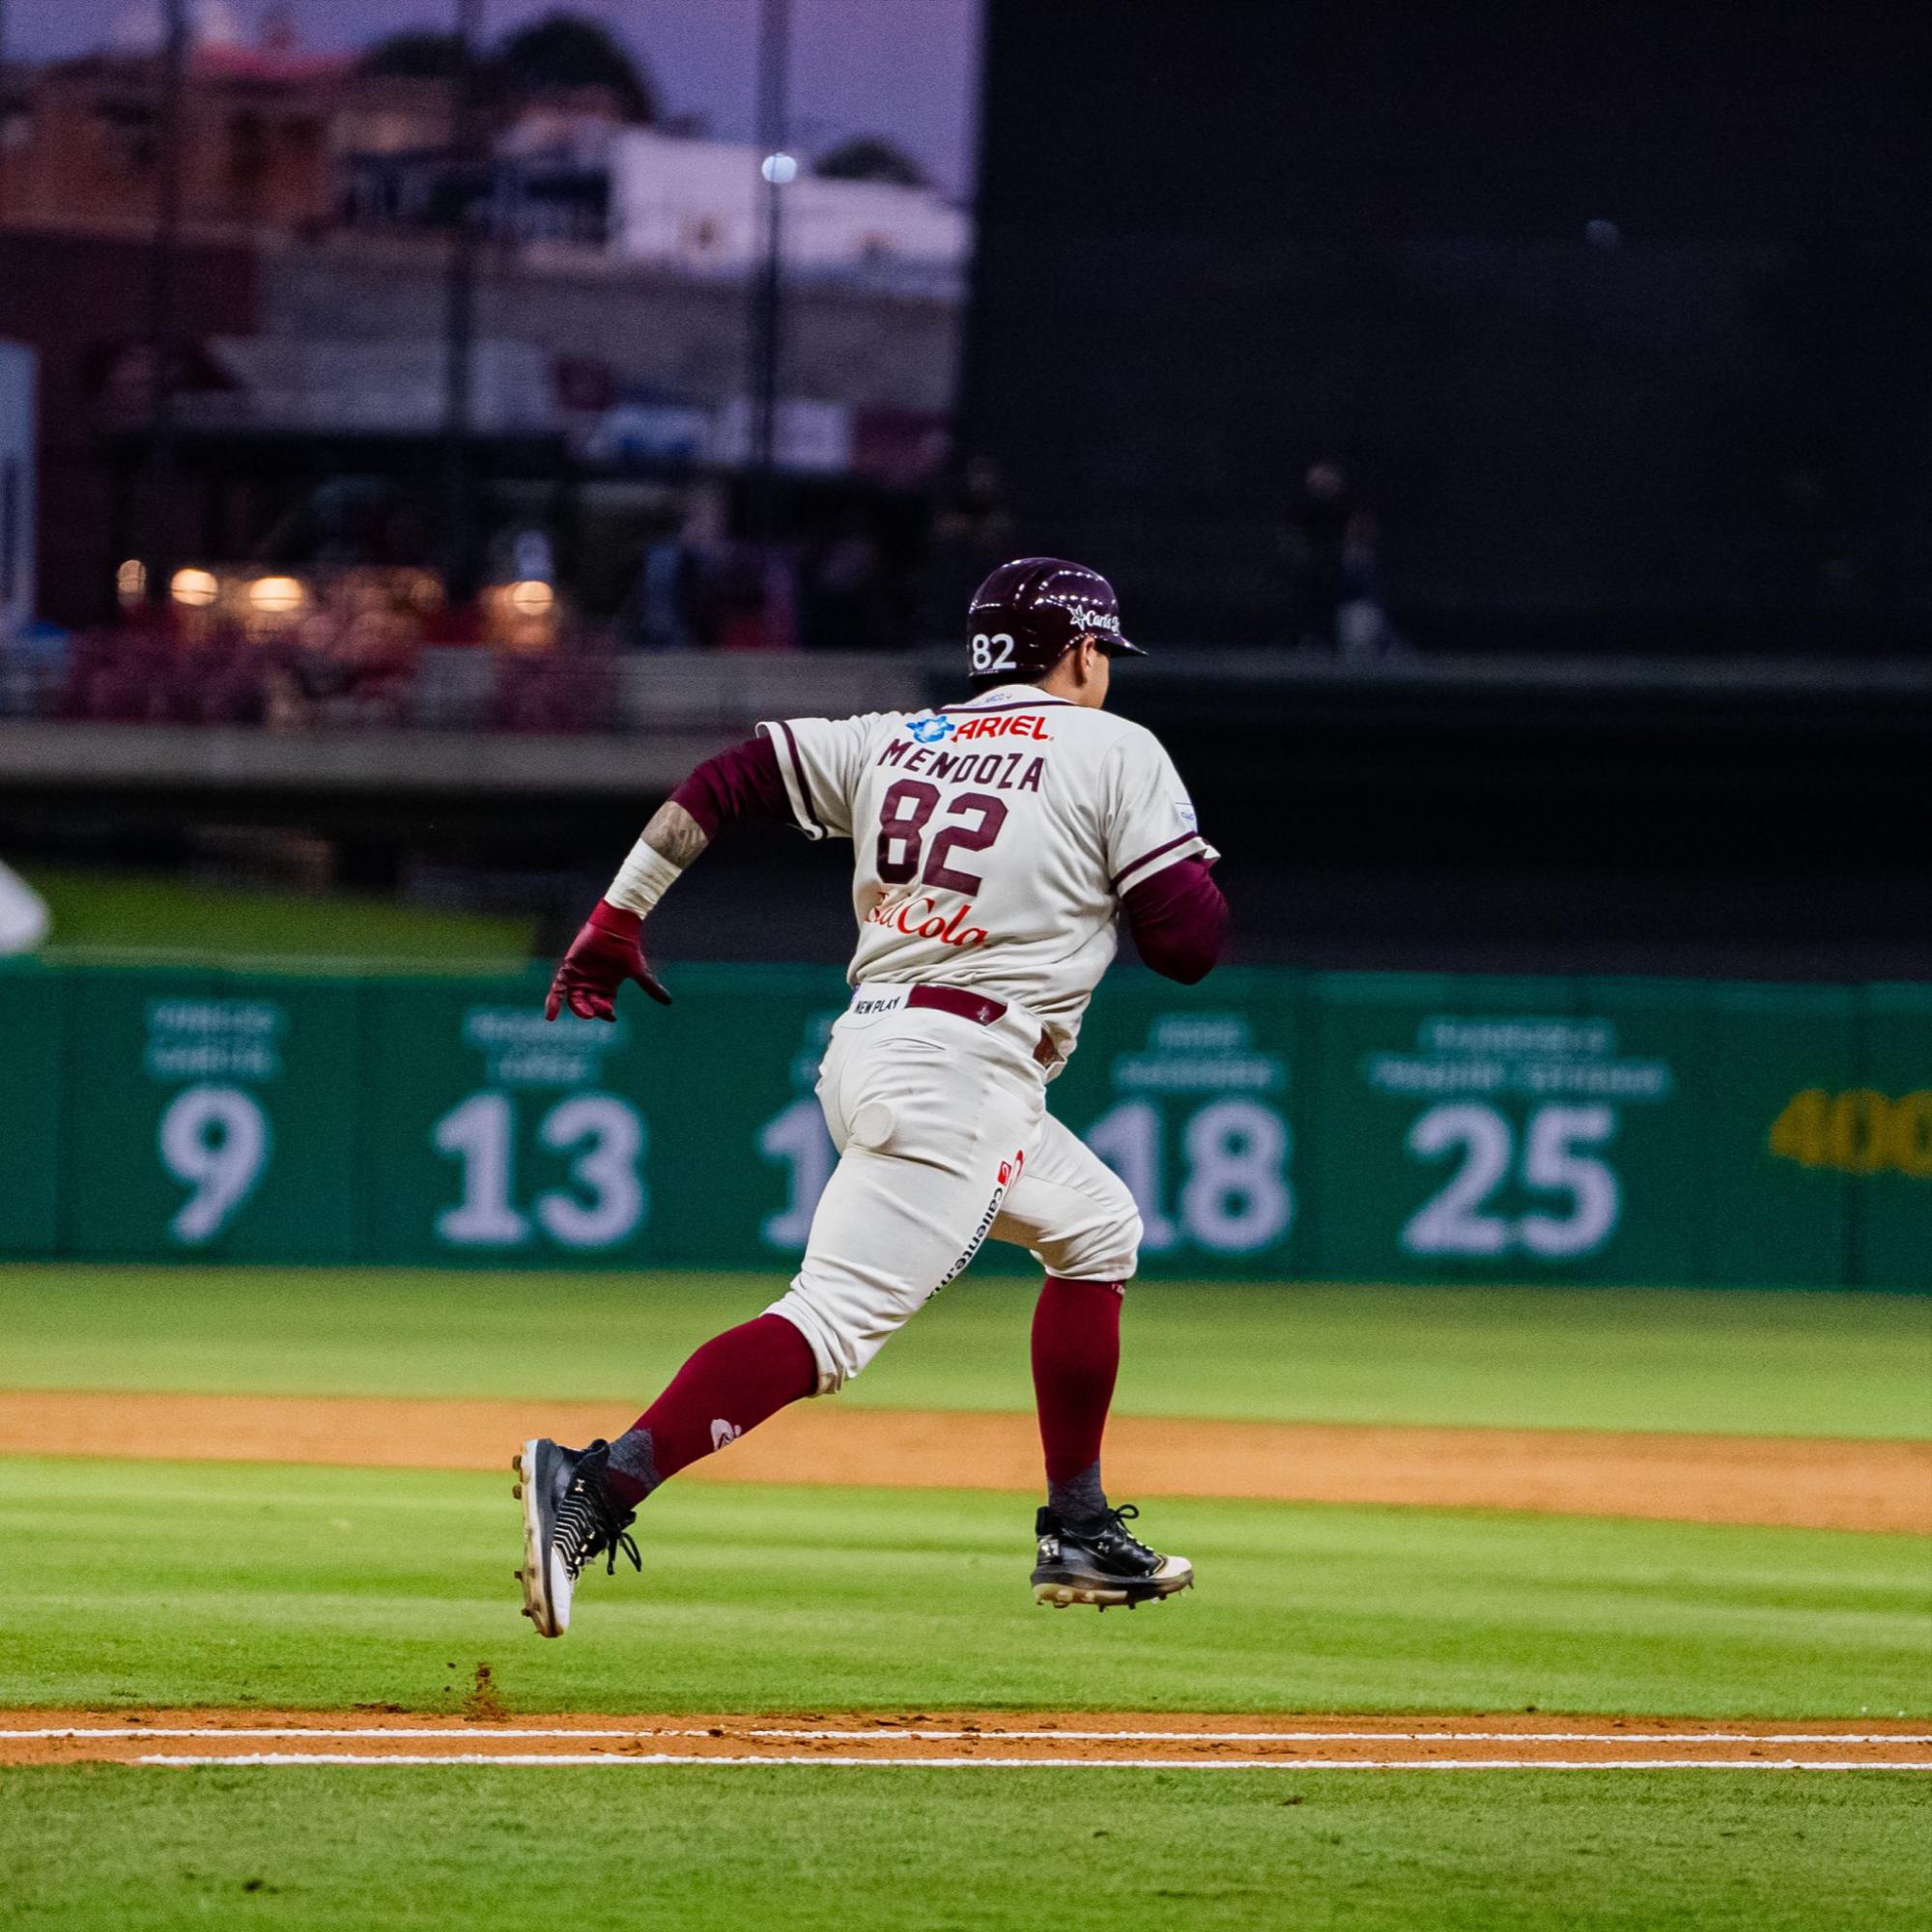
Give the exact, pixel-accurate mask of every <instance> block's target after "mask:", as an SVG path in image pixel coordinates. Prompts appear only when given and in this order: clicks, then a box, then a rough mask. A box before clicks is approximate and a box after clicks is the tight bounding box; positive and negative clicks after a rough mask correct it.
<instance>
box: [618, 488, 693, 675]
mask: <svg viewBox="0 0 1932 1932" xmlns="http://www.w3.org/2000/svg"><path fill="white" fill-rule="evenodd" d="M705 576H706V571H705V557H704V552H703V550H702V548H701V547H700V545H699V544H698V543H697V542H696V541H694V531H693V526H692V523H691V522H690V521H687V520H685V519H682V518H679V517H676V516H668V517H665V518H663V519H661V520H660V521H659V522H658V523H657V524H656V525H654V526H653V527H652V528H651V529H650V530H649V531H648V532H647V534H646V535H645V538H644V550H643V554H642V556H641V557H639V561H638V575H637V581H636V582H634V583H633V584H632V586H631V590H630V594H629V596H628V597H627V598H626V599H625V602H624V609H623V611H622V612H621V614H620V617H619V625H620V629H621V633H622V636H623V640H624V642H625V643H626V644H627V645H630V646H632V647H634V648H637V649H640V650H646V651H688V650H690V649H691V648H692V647H693V646H694V645H695V644H696V643H698V642H699V641H701V640H700V639H699V637H698V635H697V624H698V620H699V614H700V609H701V605H702V602H703V596H704V582H705Z"/></svg>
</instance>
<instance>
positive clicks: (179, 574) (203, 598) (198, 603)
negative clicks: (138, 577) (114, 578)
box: [144, 570, 221, 611]
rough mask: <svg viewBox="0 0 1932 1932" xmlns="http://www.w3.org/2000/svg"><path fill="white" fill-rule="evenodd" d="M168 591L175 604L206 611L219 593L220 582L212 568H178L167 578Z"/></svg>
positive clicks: (192, 609) (191, 609)
mask: <svg viewBox="0 0 1932 1932" xmlns="http://www.w3.org/2000/svg"><path fill="white" fill-rule="evenodd" d="M144 582H145V578H144ZM168 591H169V594H170V595H171V596H172V597H173V598H174V600H175V602H176V603H177V604H185V605H186V606H187V608H188V609H189V610H190V611H206V610H207V609H208V607H209V606H210V605H211V604H213V602H214V600H215V598H216V597H217V596H219V595H220V592H221V582H220V580H219V579H218V578H217V577H216V576H215V574H214V573H213V571H212V570H178V571H176V572H175V574H174V575H173V576H172V577H171V578H170V579H169V580H168Z"/></svg>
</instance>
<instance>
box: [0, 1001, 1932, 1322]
mask: <svg viewBox="0 0 1932 1932" xmlns="http://www.w3.org/2000/svg"><path fill="white" fill-rule="evenodd" d="M673 977H674V980H675V985H676V993H677V1004H676V1005H675V1006H674V1007H672V1008H670V1009H668V1010H665V1009H659V1008H656V1007H652V1006H648V1005H646V1004H645V1003H644V1002H643V1001H642V1000H637V1001H632V1000H630V999H628V998H627V999H626V1000H625V1001H624V1002H623V1009H622V1017H621V1018H620V1019H619V1021H618V1023H617V1024H616V1025H615V1026H614V1027H609V1026H600V1025H595V1024H591V1023H589V1022H584V1021H576V1020H567V1021H565V1022H563V1023H560V1024H558V1025H556V1026H546V1025H545V1024H544V1022H543V1017H542V986H541V982H540V981H539V980H537V979H535V978H498V979H488V980H481V979H479V980H457V979H446V978H416V979H403V978H391V979H379V978H355V977H347V976H334V977H327V978H323V977H298V976H285V975H266V974H241V973H230V972H223V971H213V970H192V971H191V970H183V971H156V970H136V969H118V968H107V967H98V968H69V969H52V968H41V967H38V966H34V965H31V964H29V965H21V966H15V967H12V968H9V969H7V970H6V971H4V972H0V1256H6V1257H12V1258H14V1259H24V1258H44V1257H71V1258H74V1259H88V1260H111V1259H126V1260H129V1261H133V1260H142V1261H151V1260H155V1259H157V1258H165V1257H170V1256H179V1257H183V1258H209V1257H221V1258H228V1259H233V1260H236V1261H249V1262H295V1263H314V1262H361V1263H400V1264H437V1265H447V1264H451V1263H464V1262H469V1263H474V1264H481V1265H490V1266H505V1265H510V1266H515V1265H530V1266H539V1265H540V1266H545V1267H554V1266H556V1265H558V1264H570V1263H581V1264H586V1265H600V1266H624V1267H637V1266H645V1265H690V1266H700V1267H760V1268H768V1269H772V1270H774V1271H778V1272H782V1271H783V1270H784V1269H785V1268H786V1267H787V1266H788V1264H789V1263H790V1261H791V1259H792V1258H793V1257H795V1256H796V1255H797V1254H798V1253H799V1252H800V1250H801V1249H802V1247H803V1246H804V1242H805V1236H806V1230H807V1228H808V1226H809V1225H810V1215H811V1208H812V1204H813V1203H814V1201H815V1200H816V1199H817V1195H818V1190H819V1189H820V1187H821V1186H822V1185H823V1184H824V1180H825V1177H826V1175H827V1174H828V1173H829V1171H830V1168H831V1163H832V1150H831V1147H830V1144H829V1142H828V1141H827V1140H826V1137H825V1132H824V1128H823V1126H822V1124H821V1123H820V1121H819V1118H818V1110H817V1105H816V1102H815V1101H814V1100H813V1098H812V1077H813V1073H814V1070H815V1067H816V1065H817V1061H818V1057H819V1054H820V1052H821V1050H822V1047H823V1044H824V1041H825V1037H826V1033H827V1030H828V1028H829V1027H830V1026H831V1024H832V1022H833V1020H834V1019H835V1018H836V1017H837V1015H838V1012H839V1010H840V1009H841V1007H842V1005H843V1002H844V997H845V989H844V986H843V984H842V982H841V980H840V979H839V977H838V975H837V974H836V973H831V972H824V971H820V970H817V969H806V968H786V967H737V966H730V967H725V966H720V967H709V968H704V967H692V966H686V967H683V968H681V969H679V970H678V971H677V972H676V973H675V974H674V976H673ZM1053 1107H1054V1111H1055V1112H1056V1113H1058V1114H1059V1115H1060V1116H1061V1117H1062V1118H1063V1119H1064V1120H1065V1121H1066V1122H1068V1123H1069V1124H1070V1125H1072V1126H1073V1127H1074V1128H1076V1129H1077V1130H1078V1131H1079V1132H1080V1133H1081V1134H1083V1135H1085V1136H1086V1138H1087V1139H1088V1140H1089V1141H1090V1142H1091V1143H1092V1144H1093V1145H1094V1147H1095V1148H1096V1149H1097V1150H1098V1151H1100V1152H1101V1153H1102V1154H1103V1155H1104V1156H1105V1158H1106V1159H1107V1160H1108V1161H1110V1162H1111V1163H1112V1164H1113V1165H1114V1166H1115V1167H1116V1168H1118V1169H1119V1170H1120V1172H1121V1173H1122V1175H1123V1176H1124V1177H1125V1178H1126V1179H1127V1180H1128V1182H1129V1184H1130V1185H1131V1186H1132V1188H1133V1190H1134V1193H1135V1195H1136V1197H1137V1198H1138V1200H1139V1201H1140V1204H1141V1208H1142V1211H1143V1214H1144V1215H1145V1218H1146V1221H1147V1231H1148V1232H1147V1241H1146V1246H1145V1249H1144V1257H1145V1260H1144V1266H1145V1269H1146V1271H1147V1272H1148V1273H1150V1274H1168V1275H1187V1276H1204V1275H1226V1276H1240V1277H1272V1278H1296V1277H1300V1278H1313V1279H1323V1280H1341V1281H1351V1280H1352V1281H1421V1282H1430V1281H1443V1282H1463V1281H1479V1282H1514V1283H1524V1282H1527V1283H1534V1282H1552V1283H1593V1282H1597V1283H1620V1284H1632V1285H1639V1284H1667V1285H1708V1286H1711V1287H1714V1288H1716V1287H1731V1286H1741V1287H1742V1286H1749V1287H1793V1288H1838V1287H1866V1288H1889V1289H1924V1288H1927V1287H1932V986H1923V985H1877V986H1864V987H1858V988H1849V987H1824V986H1780V985H1726V984H1712V983H1708V982H1701V981H1700V982H1690V981H1666V980H1587V979H1533V980H1532V979H1514V980H1501V979H1474V978H1454V977H1447V976H1441V977H1436V976H1418V975H1402V976H1395V975H1389V976H1380V975H1331V974H1292V973H1280V972H1264V971H1259V970H1254V971H1248V970H1233V971H1227V972H1222V973H1219V974H1216V975H1215V976H1214V978H1213V979H1212V980H1211V981H1209V982H1208V984H1206V985H1203V986H1198V987H1193V988H1187V987H1177V986H1174V985H1171V984H1169V983H1167V982H1165V981H1163V980H1155V979H1154V978H1152V977H1151V976H1149V975H1145V974H1138V973H1126V972H1122V973H1121V974H1118V975H1116V976H1114V977H1113V978H1112V979H1110V980H1109V981H1108V982H1107V984H1106V986H1105V987H1104V988H1103V990H1102V992H1101V995H1100V998H1099V999H1098V1000H1097V1001H1096V1002H1095V1005H1094V1010H1093V1013H1092V1015H1091V1017H1090V1019H1089V1020H1088V1023H1087V1027H1086V1032H1085V1034H1084V1036H1083V1038H1082V1042H1081V1048H1080V1052H1079V1053H1078V1055H1077V1056H1076V1058H1075V1059H1074V1061H1073V1063H1072V1065H1070V1066H1069V1067H1068V1069H1067V1071H1066V1072H1065V1075H1064V1076H1063V1077H1062V1078H1061V1080H1060V1081H1059V1082H1058V1083H1057V1084H1056V1085H1055V1087H1054V1089H1053ZM995 1260H996V1257H995V1255H994V1252H993V1251H992V1250H990V1249H989V1250H988V1254H987V1261H988V1263H992V1262H994V1261H995ZM1013 1260H1014V1263H1015V1264H1022V1263H1020V1262H1019V1259H1018V1258H1017V1257H1016V1256H1015V1257H1013Z"/></svg>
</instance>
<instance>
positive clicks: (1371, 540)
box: [1285, 463, 1399, 659]
mask: <svg viewBox="0 0 1932 1932" xmlns="http://www.w3.org/2000/svg"><path fill="white" fill-rule="evenodd" d="M1285 535H1286V546H1287V551H1288V558H1289V601H1290V613H1289V615H1290V625H1291V629H1292V632H1293V638H1294V641H1295V642H1296V643H1297V644H1301V645H1312V646H1315V647H1316V648H1318V649H1321V650H1324V651H1334V652H1337V653H1338V654H1339V655H1341V656H1342V657H1345V658H1350V659H1361V658H1375V657H1380V656H1383V655H1384V654H1386V653H1387V652H1388V651H1390V650H1391V649H1395V648H1398V647H1399V646H1398V645H1397V640H1396V639H1395V636H1394V634H1393V633H1392V632H1391V631H1390V629H1389V626H1388V618H1387V616H1386V614H1385V613H1384V611H1383V610H1382V605H1381V587H1380V582H1379V576H1378V568H1377V556H1376V540H1377V531H1376V520H1375V517H1374V515H1373V514H1372V513H1371V512H1370V511H1369V510H1368V509H1367V508H1365V507H1364V505H1363V503H1362V501H1361V499H1360V498H1359V497H1357V496H1356V495H1355V493H1354V492H1353V491H1352V490H1351V489H1350V487H1349V479H1348V478H1347V477H1346V476H1345V475H1344V474H1343V473H1342V470H1341V469H1340V468H1339V467H1338V466H1337V465H1335V464H1333V463H1315V464H1311V465H1310V466H1309V469H1308V474H1307V475H1306V476H1305V477H1304V478H1303V479H1302V487H1301V497H1300V499H1299V500H1298V501H1297V502H1296V503H1295V505H1294V507H1293V509H1292V510H1291V511H1290V513H1289V518H1288V527H1287V530H1286V532H1285Z"/></svg>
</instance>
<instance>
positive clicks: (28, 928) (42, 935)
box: [0, 866, 53, 955]
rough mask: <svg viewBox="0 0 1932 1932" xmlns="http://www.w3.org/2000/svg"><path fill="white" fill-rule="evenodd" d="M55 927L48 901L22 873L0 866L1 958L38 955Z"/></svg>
mask: <svg viewBox="0 0 1932 1932" xmlns="http://www.w3.org/2000/svg"><path fill="white" fill-rule="evenodd" d="M52 925H53V918H52V915H51V914H49V913H48V911H47V902H46V900H45V899H43V897H42V896H41V895H40V894H39V893H37V892H36V891H35V890H34V889H33V887H32V886H30V885H29V884H28V883H27V882H26V880H25V879H23V878H21V876H20V875H19V873H17V872H14V871H10V870H9V869H8V868H7V867H5V866H0V955H6V954H11V953H15V952H36V951H38V949H39V948H40V947H41V946H42V945H43V944H44V943H45V941H46V936H47V933H48V932H49V930H50V929H51V928H52Z"/></svg>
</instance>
